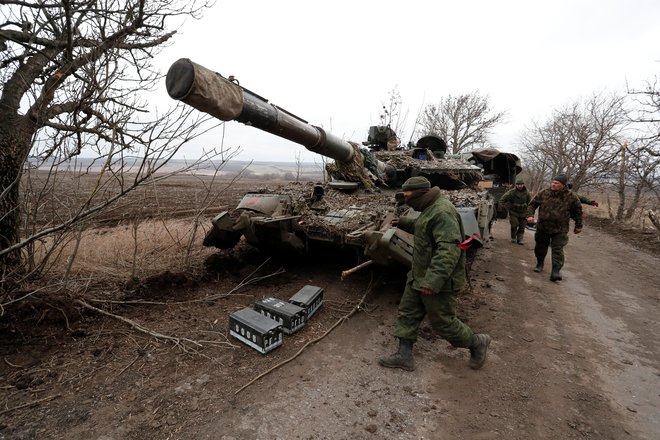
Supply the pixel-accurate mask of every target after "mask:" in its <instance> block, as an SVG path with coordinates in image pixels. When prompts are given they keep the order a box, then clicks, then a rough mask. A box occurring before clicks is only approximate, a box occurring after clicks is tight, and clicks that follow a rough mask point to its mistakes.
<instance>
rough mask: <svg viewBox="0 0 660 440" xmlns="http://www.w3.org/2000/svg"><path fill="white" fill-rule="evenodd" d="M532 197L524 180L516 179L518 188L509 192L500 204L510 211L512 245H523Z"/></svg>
mask: <svg viewBox="0 0 660 440" xmlns="http://www.w3.org/2000/svg"><path fill="white" fill-rule="evenodd" d="M531 200H532V196H531V195H530V194H529V191H527V188H526V187H525V181H524V180H523V179H522V178H520V177H519V178H517V179H516V186H515V188H512V189H510V190H508V191H507V192H506V193H504V195H503V196H502V198H501V199H500V202H501V203H502V204H503V205H504V206H506V207H507V209H508V210H509V224H510V225H511V243H518V244H523V235H524V234H525V226H526V225H527V207H528V206H529V202H530V201H531Z"/></svg>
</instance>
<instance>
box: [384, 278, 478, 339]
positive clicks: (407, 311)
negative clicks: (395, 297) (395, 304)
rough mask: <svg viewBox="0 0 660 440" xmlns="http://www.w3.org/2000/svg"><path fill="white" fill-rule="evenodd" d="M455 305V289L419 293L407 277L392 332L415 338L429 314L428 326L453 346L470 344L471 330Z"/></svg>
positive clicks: (406, 337)
mask: <svg viewBox="0 0 660 440" xmlns="http://www.w3.org/2000/svg"><path fill="white" fill-rule="evenodd" d="M457 305H458V292H457V291H454V292H439V293H436V294H434V295H422V293H421V292H420V291H419V290H417V289H414V288H413V287H412V281H408V282H407V283H406V288H405V290H404V291H403V296H402V297H401V302H400V303H399V316H398V318H397V320H396V324H395V326H394V336H396V337H397V338H402V339H410V340H412V341H413V342H414V341H416V340H417V335H418V333H419V326H420V324H421V323H422V321H423V320H424V317H425V316H426V315H428V317H429V321H430V322H431V327H433V330H434V331H435V332H436V333H437V334H438V335H439V336H441V337H442V338H444V339H446V340H447V341H448V342H449V343H450V344H451V345H453V346H454V347H464V348H465V347H469V346H470V342H472V335H473V334H474V333H473V332H472V329H471V328H470V327H468V326H467V325H466V324H465V323H463V321H461V320H460V319H458V317H457V316H456V307H457Z"/></svg>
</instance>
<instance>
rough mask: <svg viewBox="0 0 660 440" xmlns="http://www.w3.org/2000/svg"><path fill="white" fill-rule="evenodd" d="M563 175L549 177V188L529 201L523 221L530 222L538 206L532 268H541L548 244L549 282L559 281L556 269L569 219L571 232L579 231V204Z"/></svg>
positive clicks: (562, 249) (566, 236) (560, 261)
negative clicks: (549, 256)
mask: <svg viewBox="0 0 660 440" xmlns="http://www.w3.org/2000/svg"><path fill="white" fill-rule="evenodd" d="M566 183H567V178H566V175H564V174H558V175H556V176H555V177H553V178H552V182H550V188H549V189H544V190H543V191H541V192H540V193H538V194H537V195H536V196H535V197H534V198H533V199H532V201H531V202H530V204H529V209H528V212H527V214H528V218H527V221H528V222H529V223H532V222H533V221H534V211H536V208H538V209H539V216H538V220H537V222H536V234H535V235H534V240H535V241H536V246H535V247H534V255H536V267H535V268H534V272H541V271H542V270H543V262H544V260H545V256H546V254H547V253H548V246H550V248H551V249H552V272H551V273H550V281H559V280H561V278H562V277H561V274H560V272H559V271H560V270H561V268H562V267H563V266H564V246H566V244H567V243H568V229H569V220H570V219H573V221H574V222H575V229H573V232H574V233H575V234H579V233H580V232H582V205H580V200H579V199H578V198H577V196H576V195H575V193H573V192H572V191H570V190H569V189H568V188H567V186H566Z"/></svg>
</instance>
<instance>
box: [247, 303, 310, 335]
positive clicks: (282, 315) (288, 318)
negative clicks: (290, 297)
mask: <svg viewBox="0 0 660 440" xmlns="http://www.w3.org/2000/svg"><path fill="white" fill-rule="evenodd" d="M254 309H255V310H256V311H257V312H259V313H261V314H263V315H266V316H268V317H269V318H271V319H274V320H275V321H277V322H279V323H280V324H282V330H283V331H284V333H286V334H287V335H290V334H292V333H294V332H295V331H296V330H298V329H300V328H301V327H302V326H304V325H305V309H303V308H302V307H300V306H297V305H295V304H292V303H288V302H286V301H282V300H281V299H277V298H264V299H260V300H259V301H257V302H256V303H254Z"/></svg>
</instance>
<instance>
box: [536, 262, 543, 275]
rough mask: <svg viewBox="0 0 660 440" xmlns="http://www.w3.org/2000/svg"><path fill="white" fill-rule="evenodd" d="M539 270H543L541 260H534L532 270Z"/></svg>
mask: <svg viewBox="0 0 660 440" xmlns="http://www.w3.org/2000/svg"><path fill="white" fill-rule="evenodd" d="M541 271H543V260H536V267H535V268H534V272H541Z"/></svg>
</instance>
